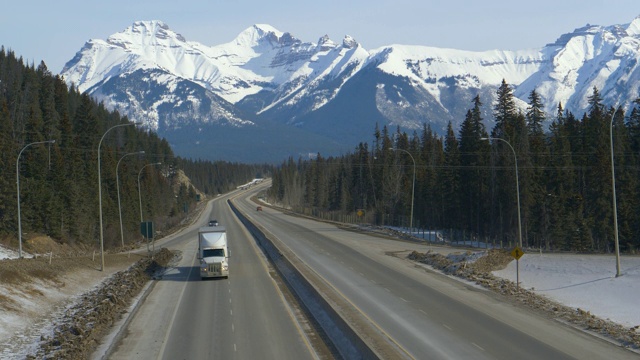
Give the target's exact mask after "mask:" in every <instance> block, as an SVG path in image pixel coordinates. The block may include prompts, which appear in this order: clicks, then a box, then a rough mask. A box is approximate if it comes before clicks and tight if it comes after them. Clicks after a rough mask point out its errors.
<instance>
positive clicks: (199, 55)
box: [61, 17, 640, 161]
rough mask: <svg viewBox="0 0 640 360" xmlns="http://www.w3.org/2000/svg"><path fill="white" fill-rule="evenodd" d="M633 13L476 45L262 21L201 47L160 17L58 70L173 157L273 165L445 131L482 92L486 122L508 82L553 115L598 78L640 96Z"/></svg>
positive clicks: (612, 90) (624, 96)
mask: <svg viewBox="0 0 640 360" xmlns="http://www.w3.org/2000/svg"><path fill="white" fill-rule="evenodd" d="M639 49H640V17H638V18H636V19H634V20H633V21H632V22H631V23H629V24H626V25H613V26H606V27H605V26H591V25H588V26H586V27H583V28H580V29H576V30H575V31H574V32H572V33H568V34H564V35H562V36H560V37H559V38H558V39H557V40H556V41H555V42H553V43H550V44H548V45H546V46H544V47H541V48H539V49H529V50H521V51H500V50H492V51H484V52H471V51H462V50H454V49H443V48H433V47H425V46H405V45H390V46H385V47H382V48H379V49H375V50H371V51H367V50H365V49H364V48H362V46H360V44H358V43H357V41H355V40H354V39H353V38H351V37H350V36H345V38H344V39H343V40H342V42H339V43H338V42H334V41H332V40H331V39H329V38H328V37H327V36H323V37H321V38H320V39H319V40H318V41H317V42H316V43H313V42H303V41H301V40H299V39H296V38H295V37H294V36H293V35H291V34H290V33H286V32H281V31H279V30H277V29H275V28H273V27H271V26H269V25H254V26H251V27H249V28H248V29H246V30H245V31H243V32H241V33H240V34H239V35H238V36H237V37H236V38H235V39H234V40H233V41H231V42H229V43H226V44H221V45H217V46H212V47H209V46H205V45H202V44H199V43H196V42H190V41H187V40H186V39H184V37H182V36H181V35H180V34H178V33H176V32H174V31H173V30H171V29H170V28H169V27H168V26H167V25H166V24H164V23H163V22H161V21H139V22H135V23H134V24H133V25H132V26H130V27H129V28H127V29H125V30H124V31H122V32H120V33H116V34H114V35H112V36H110V37H109V38H108V39H107V40H90V41H89V42H87V43H86V44H85V45H84V47H83V48H82V49H81V50H80V51H79V52H78V53H77V54H76V56H75V57H74V58H73V59H72V60H71V61H69V62H68V63H67V64H66V65H65V67H64V69H63V71H62V73H61V75H63V76H64V78H65V79H66V80H67V82H68V83H70V84H71V83H74V84H75V85H76V86H77V88H78V89H79V90H80V91H86V92H88V93H90V94H91V95H92V96H94V97H96V98H97V99H98V100H100V101H103V102H104V103H105V105H106V106H108V107H110V108H112V109H118V110H119V111H120V112H121V113H123V114H126V115H128V116H129V117H130V118H131V119H133V120H136V121H143V122H144V123H145V124H146V125H145V126H146V127H147V128H149V129H151V130H153V131H157V132H158V133H159V135H161V136H164V137H165V138H167V139H168V140H169V141H170V142H171V143H172V144H173V145H174V147H175V148H176V152H177V153H178V154H179V155H181V156H189V157H200V158H209V159H226V160H233V161H280V160H282V159H284V158H286V157H287V156H293V157H294V158H297V157H298V156H300V155H301V154H307V153H316V152H321V153H323V154H338V153H340V152H344V151H350V150H351V149H353V148H354V147H355V146H356V145H357V143H358V142H370V141H371V137H372V135H371V134H372V133H373V129H374V127H375V125H376V123H377V124H379V125H380V126H383V125H389V126H393V127H395V126H400V127H401V128H402V129H404V130H406V131H413V130H418V129H420V128H422V126H423V124H424V123H428V124H430V126H431V127H432V129H433V130H434V131H436V132H440V133H441V132H443V131H444V129H445V128H446V125H447V123H448V122H449V121H451V122H452V123H453V124H454V126H457V125H459V123H461V122H462V120H463V119H464V114H465V113H466V111H467V109H469V108H470V107H471V106H472V104H471V99H472V98H473V97H475V96H476V95H478V94H479V95H480V98H481V101H482V102H483V103H484V104H485V106H484V111H485V116H484V117H485V120H486V121H487V126H488V128H489V129H490V128H491V126H492V124H491V122H492V116H491V111H492V105H493V100H494V97H495V92H496V89H497V87H498V86H499V85H500V83H501V82H502V80H503V79H504V80H506V82H507V83H509V84H510V85H511V86H513V87H514V89H515V91H514V94H515V95H516V97H517V98H519V99H520V100H521V102H520V105H521V106H522V107H523V108H524V107H526V100H527V97H528V95H529V93H530V92H531V91H532V90H534V89H535V90H536V91H537V92H538V93H539V94H540V95H541V97H542V99H543V101H544V104H545V107H546V110H547V112H548V113H549V114H551V115H550V116H549V117H550V118H551V117H552V116H553V115H554V114H555V109H556V108H557V106H558V103H562V105H563V107H565V108H566V109H568V110H570V111H572V112H574V113H575V114H577V115H578V116H580V115H581V114H582V112H584V111H585V109H586V106H587V98H588V97H589V95H591V93H592V91H593V88H594V87H596V88H598V90H599V91H600V93H601V95H602V96H603V98H604V101H605V103H607V104H610V105H613V104H619V105H623V106H626V107H628V106H629V105H630V104H631V102H632V101H633V100H635V99H636V98H638V89H639V86H640V72H639V71H638V58H639V56H640V51H639Z"/></svg>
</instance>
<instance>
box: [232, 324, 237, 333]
mask: <svg viewBox="0 0 640 360" xmlns="http://www.w3.org/2000/svg"><path fill="white" fill-rule="evenodd" d="M235 331H236V327H235V326H233V323H231V332H235Z"/></svg>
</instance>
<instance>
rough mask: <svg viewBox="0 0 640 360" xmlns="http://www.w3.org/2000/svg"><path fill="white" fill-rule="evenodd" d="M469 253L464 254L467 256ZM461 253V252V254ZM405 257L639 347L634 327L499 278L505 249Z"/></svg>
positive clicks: (507, 257) (508, 259) (506, 257)
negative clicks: (474, 255) (470, 258)
mask: <svg viewBox="0 0 640 360" xmlns="http://www.w3.org/2000/svg"><path fill="white" fill-rule="evenodd" d="M470 254H471V253H470V252H468V253H467V254H466V255H470ZM463 256H464V255H463ZM408 258H409V259H410V260H413V261H417V262H420V263H423V264H428V265H430V266H432V267H434V268H435V269H437V270H440V271H443V272H444V273H446V274H450V275H454V276H457V277H460V278H463V279H466V280H470V281H473V282H475V283H476V284H478V285H481V286H483V287H485V288H487V289H490V290H491V291H494V292H496V293H499V294H502V295H505V296H507V297H508V298H509V299H513V300H515V301H517V302H519V303H522V304H524V305H526V306H527V307H529V308H531V309H534V310H537V311H542V312H543V313H544V314H546V315H547V316H549V317H551V318H554V319H560V320H563V321H565V322H566V323H569V324H571V325H573V326H575V327H577V328H580V329H583V330H586V331H590V332H593V333H597V334H600V335H602V336H604V337H607V338H610V339H612V340H614V341H616V342H618V343H620V344H622V346H626V347H629V348H633V349H640V333H638V331H637V330H638V329H637V328H626V327H624V326H621V325H619V324H616V323H613V322H611V321H607V320H603V319H600V318H598V317H596V316H594V315H592V314H591V313H589V312H588V311H584V310H582V309H579V308H577V309H576V308H570V307H567V306H565V305H562V304H559V303H557V302H555V301H552V300H549V299H548V298H546V297H544V296H540V295H537V294H535V293H534V292H532V291H529V290H526V289H524V288H522V287H518V286H516V284H515V283H514V282H513V281H510V280H506V279H502V278H498V277H496V276H493V275H492V274H491V272H492V271H496V270H502V269H504V268H505V267H506V266H507V265H508V264H509V262H511V261H513V258H512V257H511V255H510V254H509V252H508V251H507V250H497V249H494V250H489V251H487V252H486V254H485V255H484V256H482V257H480V258H478V259H473V261H468V262H467V261H453V260H451V259H450V258H448V257H446V256H444V255H441V254H437V253H432V252H427V253H419V252H416V251H414V252H412V253H410V254H409V255H408Z"/></svg>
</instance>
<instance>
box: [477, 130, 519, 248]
mask: <svg viewBox="0 0 640 360" xmlns="http://www.w3.org/2000/svg"><path fill="white" fill-rule="evenodd" d="M480 140H500V141H503V142H504V143H505V144H507V145H509V148H510V149H511V152H513V159H514V160H515V165H516V166H515V169H516V196H517V200H518V246H519V247H522V217H521V216H520V184H519V182H518V157H517V156H516V151H515V150H514V149H513V146H511V144H509V142H508V141H507V140H505V139H501V138H492V137H488V138H486V137H483V138H480Z"/></svg>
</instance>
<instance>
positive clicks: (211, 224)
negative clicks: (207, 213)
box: [209, 220, 218, 226]
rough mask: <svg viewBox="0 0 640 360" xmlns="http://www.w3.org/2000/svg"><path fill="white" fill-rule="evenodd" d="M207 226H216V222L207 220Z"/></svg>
mask: <svg viewBox="0 0 640 360" xmlns="http://www.w3.org/2000/svg"><path fill="white" fill-rule="evenodd" d="M209 226H218V220H209Z"/></svg>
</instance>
